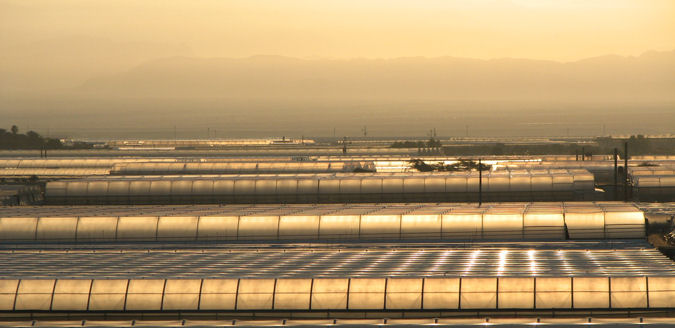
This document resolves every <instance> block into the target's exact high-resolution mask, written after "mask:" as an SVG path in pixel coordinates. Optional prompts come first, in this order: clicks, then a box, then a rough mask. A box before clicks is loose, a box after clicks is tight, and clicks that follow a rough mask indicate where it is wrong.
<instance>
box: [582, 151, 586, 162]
mask: <svg viewBox="0 0 675 328" xmlns="http://www.w3.org/2000/svg"><path fill="white" fill-rule="evenodd" d="M585 160H586V147H581V161H582V162H583V161H585Z"/></svg>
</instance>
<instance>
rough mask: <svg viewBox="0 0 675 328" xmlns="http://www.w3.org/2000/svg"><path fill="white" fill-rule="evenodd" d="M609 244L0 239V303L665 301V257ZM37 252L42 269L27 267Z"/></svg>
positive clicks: (298, 307)
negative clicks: (17, 242)
mask: <svg viewBox="0 0 675 328" xmlns="http://www.w3.org/2000/svg"><path fill="white" fill-rule="evenodd" d="M616 245H619V246H621V249H618V250H615V249H611V248H608V246H609V247H611V245H607V244H601V243H600V244H599V243H590V244H579V245H569V243H568V244H564V243H542V244H535V245H530V247H532V248H527V247H523V246H521V247H517V246H516V247H513V246H512V247H500V246H498V245H491V244H476V245H474V246H476V247H475V248H465V247H462V246H461V245H448V244H446V245H445V246H435V247H433V246H432V247H422V248H410V247H407V248H393V249H382V248H378V247H367V248H363V247H353V246H348V245H342V246H339V247H335V246H333V247H309V248H307V247H304V248H303V247H300V248H295V249H278V248H274V247H271V246H263V245H261V246H258V247H257V248H250V249H248V248H242V247H227V248H213V247H211V248H192V249H172V248H170V247H166V246H165V247H163V248H156V249H143V246H142V245H141V244H137V245H132V248H127V249H109V250H106V249H98V250H95V249H94V250H87V249H80V250H76V251H73V250H66V249H54V250H49V251H46V250H44V249H40V250H22V251H10V250H3V251H0V254H2V257H3V261H2V263H0V268H2V270H3V272H4V276H3V279H0V311H73V312H77V311H100V312H123V311H165V312H172V311H173V312H175V311H233V312H237V311H319V312H320V311H365V310H372V311H387V310H399V311H416V310H417V311H420V310H445V311H466V310H528V309H529V310H551V309H556V310H564V309H569V310H578V309H605V310H610V309H612V310H614V309H632V310H635V309H663V308H672V307H673V306H675V276H674V275H673V272H675V266H674V265H673V263H672V262H671V261H670V260H668V259H667V258H666V257H664V256H663V255H661V254H660V253H659V252H658V251H656V250H654V249H644V248H643V247H644V244H642V243H639V242H634V243H632V244H631V243H624V244H622V243H621V242H619V243H617V244H616ZM584 247H586V248H587V249H584ZM38 263H39V264H41V265H44V266H40V268H46V266H48V267H49V269H48V270H46V269H45V270H41V269H38ZM138 263H143V265H142V266H140V265H138ZM102 264H105V265H102ZM207 264H208V265H207ZM243 277H246V278H243Z"/></svg>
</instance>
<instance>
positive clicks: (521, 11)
mask: <svg viewBox="0 0 675 328" xmlns="http://www.w3.org/2000/svg"><path fill="white" fill-rule="evenodd" d="M415 3H417V2H415ZM471 3H472V4H467V2H463V1H442V2H439V1H422V2H419V3H418V4H413V3H412V2H405V1H392V2H387V4H388V5H387V6H383V5H382V3H380V2H378V1H373V2H372V3H371V2H365V3H363V4H358V3H356V2H352V1H346V2H330V1H329V2H326V3H325V4H321V5H320V4H318V3H316V2H307V1H299V0H298V1H289V2H288V3H285V4H284V5H281V4H275V3H268V2H264V1H247V2H243V1H231V2H230V1H228V2H220V1H197V2H191V1H172V2H167V3H166V4H165V5H157V4H155V3H153V2H145V1H116V2H112V3H103V4H101V3H99V4H98V5H96V4H93V3H92V2H89V1H77V0H68V1H63V2H59V4H58V5H57V4H55V3H53V2H49V1H35V2H25V1H7V0H6V1H0V9H2V10H0V45H1V46H2V48H3V51H2V52H0V115H2V117H3V122H6V123H4V125H9V124H17V125H18V126H19V128H20V129H22V130H36V131H38V132H39V133H42V134H46V135H51V136H61V137H78V138H92V139H96V138H121V137H146V138H168V137H174V136H176V137H180V138H197V137H206V136H214V135H215V136H217V137H265V136H282V135H285V136H302V135H305V136H332V135H333V134H335V135H336V136H357V135H360V131H361V129H362V127H363V126H368V131H369V135H370V136H381V137H384V136H422V135H424V134H425V133H426V131H428V130H429V129H430V128H436V129H437V131H438V134H439V135H444V136H464V135H466V134H467V132H468V134H470V135H472V136H535V135H541V136H565V135H599V134H636V133H641V134H668V133H675V128H674V127H675V92H673V90H675V50H673V49H675V44H674V43H673V42H672V36H673V33H674V32H675V23H673V20H672V19H671V18H672V15H673V14H675V5H673V3H672V2H670V1H659V0H652V1H630V0H620V1H618V0H617V1H604V0H598V1H587V2H578V1H572V0H570V1H537V2H535V1H525V0H519V1H488V0H481V1H475V2H471ZM635 122H639V123H640V124H635ZM207 131H210V132H207ZM207 133H210V134H207Z"/></svg>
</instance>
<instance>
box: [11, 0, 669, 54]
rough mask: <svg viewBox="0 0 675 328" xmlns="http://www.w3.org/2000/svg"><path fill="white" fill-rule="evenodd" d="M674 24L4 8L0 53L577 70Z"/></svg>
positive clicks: (254, 7) (280, 8)
mask: <svg viewBox="0 0 675 328" xmlns="http://www.w3.org/2000/svg"><path fill="white" fill-rule="evenodd" d="M674 17H675V1H673V0H283V1H279V0H161V1H160V0H153V1H151V0H114V1H108V0H105V1H104V0H59V1H54V0H0V46H1V47H2V48H3V49H4V50H3V51H9V52H10V53H12V54H15V55H17V56H18V55H20V54H21V53H22V52H31V51H34V52H40V51H45V50H44V49H45V48H47V49H49V47H47V46H45V45H49V46H52V47H54V51H58V47H59V46H58V45H59V44H64V45H66V46H68V47H71V46H76V47H79V48H84V49H87V50H90V51H92V54H89V55H88V54H87V51H84V52H80V53H79V54H77V56H81V57H87V56H90V57H91V56H94V55H95V54H96V48H97V47H103V48H104V49H106V47H112V48H115V47H118V45H122V46H119V47H122V48H124V47H128V46H129V45H130V44H132V45H134V46H135V47H137V48H138V49H140V50H139V51H140V52H143V53H147V56H149V57H159V56H162V55H166V56H171V55H177V54H179V55H192V56H199V57H246V56H251V55H257V54H269V55H286V56H294V57H303V58H307V57H328V58H352V57H368V58H392V57H401V56H429V57H434V56H460V57H474V58H483V59H486V58H500V57H522V58H533V59H551V60H561V61H570V60H576V59H581V58H585V57H591V56H598V55H605V54H619V55H638V54H640V53H642V52H644V51H647V50H671V49H673V48H675V41H674V40H675V38H674V35H675V19H673V18H674ZM41 45H42V48H40V46H41ZM77 56H75V58H73V59H75V60H77V59H78V58H77ZM134 56H137V55H136V54H135V55H134ZM7 57H11V56H10V55H6V59H5V60H11V59H12V58H9V59H7ZM132 57H133V56H132ZM141 57H142V56H141ZM120 60H122V61H124V60H126V58H120Z"/></svg>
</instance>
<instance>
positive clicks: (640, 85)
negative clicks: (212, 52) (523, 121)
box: [77, 51, 675, 102]
mask: <svg viewBox="0 0 675 328" xmlns="http://www.w3.org/2000/svg"><path fill="white" fill-rule="evenodd" d="M673 90H675V51H670V52H647V53H644V54H642V55H641V56H637V57H622V56H603V57H595V58H589V59H584V60H580V61H575V62H569V63H559V62H553V61H541V60H527V59H495V60H476V59H467V58H454V57H441V58H422V57H413V58H397V59H386V60H384V59H383V60H379V59H352V60H328V59H313V60H304V59H296V58H288V57H280V56H254V57H249V58H244V59H230V58H206V59H203V58H188V57H174V58H165V59H159V60H153V61H149V62H146V63H144V64H142V65H140V66H137V67H135V68H133V69H131V70H129V71H127V72H124V73H120V74H117V75H113V76H106V77H100V78H95V79H91V80H89V81H87V82H86V83H85V84H84V85H82V86H81V87H80V88H79V89H78V90H77V93H82V94H94V95H99V96H105V95H115V96H117V97H125V96H126V97H134V98H135V97H160V98H162V97H166V98H193V97H224V98H278V99H290V98H292V99H295V100H297V99H303V98H306V99H317V98H318V99H335V98H339V99H370V100H373V101H375V102H377V101H378V99H382V100H386V101H387V102H389V101H392V100H397V99H409V100H429V101H438V100H444V99H445V100H471V99H476V100H516V101H527V102H531V101H553V102H556V101H565V102H570V101H571V102H576V101H581V102H584V101H608V100H609V101H617V100H627V101H637V102H639V101H643V100H645V101H650V102H654V101H673V100H675V92H673Z"/></svg>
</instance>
